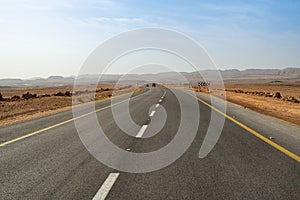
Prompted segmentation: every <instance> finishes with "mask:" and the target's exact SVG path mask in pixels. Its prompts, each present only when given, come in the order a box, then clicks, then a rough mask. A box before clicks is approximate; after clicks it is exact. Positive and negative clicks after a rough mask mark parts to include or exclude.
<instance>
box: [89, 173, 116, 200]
mask: <svg viewBox="0 0 300 200" xmlns="http://www.w3.org/2000/svg"><path fill="white" fill-rule="evenodd" d="M119 175H120V173H110V174H109V176H108V177H107V178H106V180H105V182H104V183H103V185H102V186H101V188H100V189H99V190H98V192H97V193H96V195H95V196H94V198H93V200H104V199H105V198H106V196H107V195H108V193H109V191H110V189H111V188H112V186H113V185H114V183H115V182H116V180H117V178H118V177H119Z"/></svg>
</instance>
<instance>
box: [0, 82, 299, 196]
mask: <svg viewBox="0 0 300 200" xmlns="http://www.w3.org/2000/svg"><path fill="white" fill-rule="evenodd" d="M165 91H166V92H165ZM176 91H177V95H180V96H181V97H182V98H184V99H185V102H186V103H185V104H183V107H180V105H179V102H178V100H177V98H176V96H175V95H174V94H173V93H172V92H171V90H169V89H165V88H151V90H150V91H146V92H144V93H141V94H138V95H139V96H135V98H132V99H131V100H130V101H129V113H130V116H131V118H132V120H133V121H134V122H135V124H136V125H137V126H138V127H139V128H140V129H139V130H137V131H136V132H135V133H133V135H128V134H125V133H123V132H122V130H121V129H120V128H119V127H118V125H117V123H116V122H115V121H114V118H113V115H114V111H113V110H112V109H111V107H110V106H109V105H110V102H109V101H107V102H102V103H98V104H97V105H96V110H97V111H98V112H97V113H96V115H97V117H98V121H99V124H100V125H101V127H102V129H103V131H104V132H105V134H106V136H107V137H108V138H109V139H110V140H111V142H113V143H114V144H115V145H116V146H118V147H119V148H122V149H124V150H126V151H129V152H139V153H141V152H152V151H155V150H158V149H160V148H162V147H164V146H165V145H167V144H169V143H170V141H171V140H172V139H173V138H174V137H175V135H176V132H177V130H178V128H179V124H180V120H181V114H182V113H181V109H186V110H188V109H191V108H190V107H189V106H190V104H189V103H188V102H189V101H192V99H195V98H194V97H192V96H190V95H189V94H187V93H189V92H188V91H182V90H176ZM199 97H200V98H201V99H204V100H205V102H208V103H209V100H207V99H205V98H206V97H204V96H199ZM121 101H123V99H122V98H119V100H116V102H119V103H118V105H115V106H116V111H117V114H118V116H117V117H118V118H120V119H124V121H127V120H128V115H126V112H125V110H124V112H122V109H126V108H125V106H124V108H123V107H122V104H123V103H122V102H121ZM124 103H126V101H125V102H124ZM198 106H199V110H200V118H194V119H189V121H190V123H191V124H192V123H194V121H193V120H196V121H198V122H199V127H198V131H197V135H196V137H195V139H194V140H193V143H192V144H191V146H190V147H189V148H188V149H187V151H186V152H185V153H184V154H183V155H182V156H181V157H180V158H179V159H178V160H176V161H175V162H174V163H173V164H171V165H169V166H167V167H165V168H163V169H160V170H157V171H154V172H150V173H126V172H121V171H117V170H115V169H112V168H109V167H107V166H106V165H104V164H102V163H100V162H99V161H97V160H96V159H95V158H94V157H93V156H92V155H91V154H90V153H89V152H88V151H87V149H86V148H85V146H84V145H83V144H82V142H81V140H80V138H79V136H78V134H77V130H76V128H75V124H74V120H72V117H73V116H72V111H66V112H63V113H59V114H56V115H52V116H48V117H44V118H41V119H36V120H31V121H28V122H24V123H19V124H15V125H12V126H9V127H3V128H0V139H4V140H7V141H8V142H9V141H13V142H11V143H7V144H6V145H2V146H0V172H1V173H0V199H93V198H95V199H97V198H98V199H101V198H102V199H103V198H105V199H299V196H300V163H299V162H298V161H297V160H295V159H293V158H291V157H290V156H289V155H288V154H284V153H283V152H281V151H280V150H278V149H277V148H275V147H274V146H272V145H270V144H268V143H266V142H265V141H263V140H262V139H261V138H259V137H257V136H255V135H253V134H251V133H250V132H249V130H246V129H245V127H242V126H240V125H239V124H237V123H235V122H234V121H232V120H230V119H229V118H226V119H225V124H224V128H223V131H222V134H221V137H220V139H219V140H218V142H217V144H216V146H215V147H214V149H213V150H212V152H211V153H210V154H209V155H208V156H207V157H205V158H203V159H200V158H199V149H200V147H201V145H202V142H203V139H204V137H205V134H206V131H207V129H208V126H209V122H210V117H211V112H216V111H214V110H212V108H210V107H208V106H207V105H205V104H204V103H203V102H200V101H199V103H198ZM81 109H82V110H81V111H82V113H85V110H84V108H81ZM81 111H80V112H81ZM89 112H90V111H89ZM219 114H220V113H219ZM233 114H234V119H236V120H239V122H240V123H241V124H244V125H245V126H247V127H250V128H251V130H254V131H257V132H259V133H260V134H262V135H267V136H268V134H269V133H276V132H278V131H279V130H282V129H284V128H285V130H292V131H293V134H292V135H291V134H287V136H286V137H285V139H281V137H278V141H274V142H276V144H277V143H278V145H279V146H282V147H283V148H285V149H287V150H289V152H291V153H294V154H295V155H296V156H299V154H300V152H299V151H298V149H297V148H298V147H299V146H300V138H299V137H297V134H300V128H299V127H296V126H292V125H290V124H288V123H285V122H282V121H279V120H278V123H276V124H279V125H278V126H280V127H277V126H268V124H267V122H270V123H271V122H272V123H271V124H274V121H276V119H273V118H269V117H266V116H265V117H264V118H263V120H265V121H266V122H265V121H264V122H263V123H265V126H264V127H262V125H261V124H260V123H261V122H257V123H255V121H256V120H257V119H258V118H259V117H261V116H256V114H253V113H252V111H248V110H240V111H239V108H238V107H236V106H235V105H232V104H229V105H228V115H230V116H233ZM220 115H221V114H220ZM165 116H166V119H165V123H163V127H162V129H161V130H160V131H159V132H158V133H157V134H155V135H150V136H149V134H150V133H151V132H152V131H153V130H155V129H156V128H157V127H160V126H161V124H160V123H161V122H164V121H163V120H164V117H165ZM85 117H89V115H87V116H85ZM160 117H161V118H160ZM83 118H84V117H83ZM251 121H254V123H251ZM276 122H277V121H276ZM49 127H50V128H49ZM143 127H144V128H143ZM135 128H136V127H135V126H129V127H128V130H135ZM289 128H290V129H289ZM40 130H42V131H40ZM87 131H88V129H87ZM140 131H141V132H140ZM294 132H296V133H294ZM297 132H298V133H297ZM30 133H35V134H33V135H28V134H30ZM186 134H190V133H189V132H188V131H187V132H186ZM282 134H285V133H282ZM26 135H28V136H30V137H24V136H26ZM295 135H296V136H295ZM147 136H149V137H148V138H146V137H147ZM275 139H277V138H275ZM2 144H3V143H2ZM289 144H291V145H289ZM297 144H298V146H297ZM0 145H1V143H0ZM107 153H108V154H109V152H107ZM116 157H118V155H114V159H115V158H116ZM120 159H121V160H122V158H120ZM162 162H163V161H162Z"/></svg>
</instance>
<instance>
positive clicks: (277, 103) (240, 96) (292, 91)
mask: <svg viewBox="0 0 300 200" xmlns="http://www.w3.org/2000/svg"><path fill="white" fill-rule="evenodd" d="M225 89H226V98H227V100H228V101H230V102H233V103H236V104H239V105H241V106H244V107H245V108H246V109H251V110H254V111H257V112H260V113H263V114H266V115H270V116H273V117H276V118H279V119H283V120H285V121H288V122H291V123H294V124H297V125H299V126H300V103H295V102H290V101H286V99H287V97H294V99H297V100H300V83H299V82H287V83H284V82H283V83H258V84H225ZM202 90H203V91H204V92H205V89H202ZM240 91H243V92H244V93H240ZM253 92H254V93H258V92H264V93H270V94H272V95H274V94H275V93H276V92H279V93H280V94H281V96H282V98H280V99H277V98H274V97H266V96H265V95H262V96H260V95H258V94H253ZM210 93H211V94H212V95H215V96H218V97H221V98H224V97H223V96H222V95H221V92H220V91H218V90H212V91H210ZM284 99H285V100H284Z"/></svg>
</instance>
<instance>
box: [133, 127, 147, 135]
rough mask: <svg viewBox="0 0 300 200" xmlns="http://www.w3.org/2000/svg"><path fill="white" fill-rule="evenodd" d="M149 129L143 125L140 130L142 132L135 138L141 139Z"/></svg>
mask: <svg viewBox="0 0 300 200" xmlns="http://www.w3.org/2000/svg"><path fill="white" fill-rule="evenodd" d="M147 127H148V125H143V126H142V128H141V129H140V131H139V132H138V134H137V135H136V136H135V137H136V138H141V137H142V136H143V134H144V132H145V130H146V128H147Z"/></svg>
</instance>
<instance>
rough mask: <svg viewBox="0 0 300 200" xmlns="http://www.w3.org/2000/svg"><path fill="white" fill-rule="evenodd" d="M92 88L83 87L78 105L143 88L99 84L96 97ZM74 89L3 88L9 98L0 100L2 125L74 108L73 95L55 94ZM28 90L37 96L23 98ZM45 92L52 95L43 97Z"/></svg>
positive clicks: (0, 122) (0, 124)
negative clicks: (115, 87)
mask: <svg viewBox="0 0 300 200" xmlns="http://www.w3.org/2000/svg"><path fill="white" fill-rule="evenodd" d="M91 88H92V86H89V87H83V88H82V89H83V90H82V91H83V94H80V96H79V97H78V98H79V99H80V101H78V102H76V104H78V105H77V106H81V105H84V104H86V103H88V102H91V101H94V100H95V101H97V102H99V101H104V100H107V99H109V98H110V97H111V95H112V94H113V96H117V95H122V94H125V93H129V92H132V91H140V90H141V88H132V87H129V86H124V87H121V88H119V89H113V86H112V85H99V86H98V87H97V90H98V92H97V93H96V95H95V98H94V94H93V93H92V92H89V91H86V90H89V89H91ZM101 88H102V90H101ZM72 90H73V88H72V87H60V88H44V89H18V90H2V91H0V92H1V94H2V95H3V97H4V98H6V99H7V100H5V101H0V126H7V125H11V124H14V123H18V122H22V121H26V120H31V119H35V118H39V117H43V116H47V115H51V114H55V113H58V112H62V111H65V110H69V109H72V97H71V96H54V94H57V93H59V92H61V93H63V94H64V93H65V92H66V91H70V92H72ZM27 92H29V93H31V94H37V97H36V98H30V99H27V100H26V99H23V98H22V95H23V94H25V93H27ZM45 94H48V95H50V96H46V97H42V95H45ZM15 95H17V96H20V99H14V100H12V99H10V98H11V97H13V96H15Z"/></svg>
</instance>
